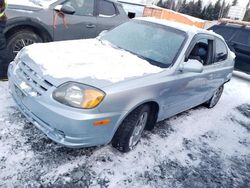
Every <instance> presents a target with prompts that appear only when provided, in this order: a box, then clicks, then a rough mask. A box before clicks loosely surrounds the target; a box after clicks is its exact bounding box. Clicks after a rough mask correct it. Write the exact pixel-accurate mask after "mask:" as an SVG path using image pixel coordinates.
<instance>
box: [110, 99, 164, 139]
mask: <svg viewBox="0 0 250 188" xmlns="http://www.w3.org/2000/svg"><path fill="white" fill-rule="evenodd" d="M142 105H149V106H150V110H153V113H151V112H150V117H149V119H148V123H147V125H146V127H145V129H146V130H152V129H153V128H154V126H155V124H156V122H157V119H158V114H159V110H160V105H159V104H158V103H157V102H156V101H155V100H147V101H143V102H141V103H138V104H136V105H134V107H133V108H131V109H130V110H129V111H127V112H126V113H125V114H124V115H123V116H122V118H121V119H120V120H119V121H118V123H117V126H116V127H115V129H114V131H113V134H112V138H113V137H114V135H115V133H116V131H117V130H118V128H119V127H120V125H121V124H122V122H123V121H124V119H125V118H126V117H127V116H128V115H129V114H130V113H131V112H133V111H134V110H136V109H137V108H139V107H140V106H142ZM112 138H111V139H112Z"/></svg>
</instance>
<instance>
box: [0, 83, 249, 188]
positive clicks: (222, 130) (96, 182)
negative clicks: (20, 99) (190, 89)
mask: <svg viewBox="0 0 250 188" xmlns="http://www.w3.org/2000/svg"><path fill="white" fill-rule="evenodd" d="M23 87H25V85H24V86H23ZM0 91H1V93H2V95H0V171H1V173H0V187H111V188H113V187H114V188H116V187H121V188H123V187H230V186H233V187H249V185H250V182H249V177H250V150H249V148H250V97H249V93H250V83H249V82H246V81H243V80H240V79H237V78H233V79H232V80H231V81H230V82H229V83H227V84H226V85H225V90H224V93H223V95H222V98H221V100H220V101H219V103H218V105H217V106H216V107H215V108H213V109H207V108H205V107H202V106H200V107H197V108H194V109H192V110H189V111H187V112H184V113H182V114H180V115H177V116H174V117H172V118H170V119H168V120H165V121H163V122H160V123H158V124H157V125H156V127H155V129H154V130H153V131H152V132H145V134H144V135H143V138H142V139H141V142H140V143H139V144H138V145H137V147H136V148H135V149H134V150H133V151H131V152H130V153H127V154H122V153H120V152H118V151H117V150H115V149H114V148H112V147H111V146H110V145H108V146H105V147H99V148H98V147H95V148H88V149H67V148H65V147H62V146H60V145H57V144H55V143H54V142H52V141H51V140H49V139H48V138H47V137H46V136H44V135H43V134H42V133H41V131H39V130H38V129H37V128H36V127H35V126H33V125H31V124H28V123H27V121H26V120H25V118H24V117H21V114H20V112H19V111H18V110H17V109H16V107H15V105H14V103H13V101H12V100H11V97H10V95H9V94H8V84H7V83H4V82H0Z"/></svg>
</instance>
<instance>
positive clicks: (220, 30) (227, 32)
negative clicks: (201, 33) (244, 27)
mask: <svg viewBox="0 0 250 188" xmlns="http://www.w3.org/2000/svg"><path fill="white" fill-rule="evenodd" d="M210 30H213V31H214V32H215V33H217V34H219V35H221V36H222V37H223V38H224V39H225V40H230V39H231V38H232V36H233V35H234V33H235V32H236V29H234V28H230V27H223V26H221V27H220V26H217V27H212V28H211V29H210Z"/></svg>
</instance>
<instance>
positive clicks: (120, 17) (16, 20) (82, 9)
mask: <svg viewBox="0 0 250 188" xmlns="http://www.w3.org/2000/svg"><path fill="white" fill-rule="evenodd" d="M6 14H7V15H8V23H7V28H6V30H5V35H6V38H7V48H8V53H9V54H8V56H9V57H10V60H12V59H13V58H14V57H15V56H16V54H17V53H18V52H19V51H20V50H21V49H22V48H23V47H24V46H27V45H30V44H33V43H37V42H50V41H60V40H71V39H85V38H94V37H96V36H97V35H98V34H99V33H100V32H101V31H103V30H109V29H111V28H113V27H115V26H117V25H119V24H121V23H124V22H126V21H128V16H127V15H126V12H125V11H124V9H123V8H122V5H121V4H120V3H118V2H116V1H113V0H22V1H19V0H18V1H17V0H9V6H8V9H7V12H6Z"/></svg>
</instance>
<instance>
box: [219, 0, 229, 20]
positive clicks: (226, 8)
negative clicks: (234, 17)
mask: <svg viewBox="0 0 250 188" xmlns="http://www.w3.org/2000/svg"><path fill="white" fill-rule="evenodd" d="M230 7H231V5H230V4H229V3H228V4H227V6H225V8H224V11H223V13H222V16H221V17H222V18H227V15H228V12H229V9H230Z"/></svg>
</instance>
